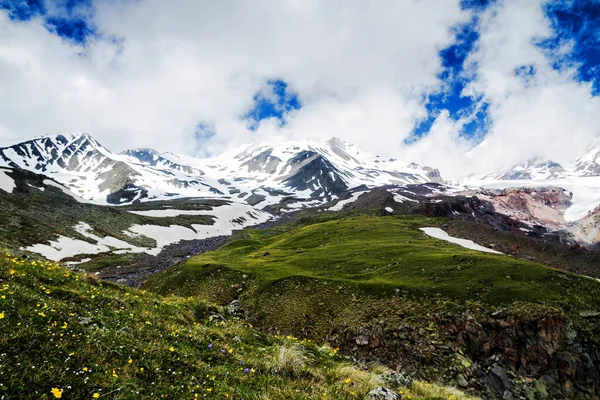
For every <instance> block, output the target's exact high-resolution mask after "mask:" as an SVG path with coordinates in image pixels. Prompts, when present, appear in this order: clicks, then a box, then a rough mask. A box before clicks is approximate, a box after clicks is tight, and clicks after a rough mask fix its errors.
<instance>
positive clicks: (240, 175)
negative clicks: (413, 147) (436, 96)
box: [0, 134, 442, 207]
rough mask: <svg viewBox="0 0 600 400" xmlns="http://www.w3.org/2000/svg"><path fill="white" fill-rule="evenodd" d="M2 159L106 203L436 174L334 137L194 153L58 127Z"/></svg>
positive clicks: (280, 197)
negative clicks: (115, 149)
mask: <svg viewBox="0 0 600 400" xmlns="http://www.w3.org/2000/svg"><path fill="white" fill-rule="evenodd" d="M0 166H8V167H12V168H21V169H26V170H30V171H32V172H37V173H42V174H46V175H48V176H51V177H52V178H53V179H55V180H57V181H59V182H61V183H62V184H64V185H65V186H67V187H68V188H69V190H71V191H73V192H74V193H77V194H78V195H80V196H82V197H84V198H86V199H89V200H93V201H97V202H102V203H111V204H127V203H132V202H137V201H145V200H160V199H167V198H173V197H202V196H204V197H219V198H221V197H224V198H227V199H233V198H235V199H236V201H241V202H246V203H248V204H250V205H253V206H254V205H258V206H259V207H268V206H275V205H278V204H280V203H281V204H283V203H285V204H286V207H287V205H288V204H290V203H294V202H296V203H298V204H302V205H309V203H310V204H313V203H315V202H316V203H321V202H323V201H330V200H332V199H333V198H334V196H336V195H341V194H343V193H345V192H347V191H348V190H349V189H351V188H354V187H358V186H363V185H364V186H367V187H376V186H383V185H406V184H418V183H427V182H438V183H440V182H442V178H441V176H440V174H439V171H438V170H436V169H433V168H429V167H422V166H420V165H417V164H408V163H404V162H401V161H398V160H397V159H388V160H384V159H381V158H379V157H377V156H373V155H371V154H368V153H365V152H362V151H361V150H360V149H358V147H356V146H354V145H352V144H350V143H347V142H344V141H342V140H340V139H338V138H328V139H325V140H321V141H294V140H288V139H283V138H272V139H269V141H268V142H265V143H253V144H250V145H245V146H241V147H238V148H237V149H233V150H231V151H229V152H227V153H224V154H222V155H219V156H216V157H212V158H207V159H196V158H192V157H187V156H181V155H177V154H173V153H162V152H160V151H157V150H154V149H149V148H137V149H130V150H126V151H124V152H122V153H120V154H114V153H112V152H110V151H109V150H108V149H106V148H104V147H103V146H102V145H100V143H98V142H97V141H96V140H94V139H93V138H92V137H91V136H89V135H86V134H72V135H66V134H61V135H51V136H46V137H42V138H36V139H32V140H27V141H23V142H21V143H16V144H13V145H12V146H9V147H4V148H0Z"/></svg>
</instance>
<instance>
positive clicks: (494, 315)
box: [491, 308, 508, 319]
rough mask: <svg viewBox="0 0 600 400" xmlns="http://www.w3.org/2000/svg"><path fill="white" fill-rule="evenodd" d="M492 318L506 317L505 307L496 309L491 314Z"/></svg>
mask: <svg viewBox="0 0 600 400" xmlns="http://www.w3.org/2000/svg"><path fill="white" fill-rule="evenodd" d="M491 317H492V318H494V319H504V318H506V317H508V310H507V309H506V308H501V309H500V310H496V311H494V312H493V313H492V315H491Z"/></svg>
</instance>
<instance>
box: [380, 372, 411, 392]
mask: <svg viewBox="0 0 600 400" xmlns="http://www.w3.org/2000/svg"><path fill="white" fill-rule="evenodd" d="M378 378H379V379H380V380H381V381H382V382H383V383H384V384H385V385H386V386H388V387H391V388H394V389H397V388H401V387H408V388H410V387H411V386H412V383H413V380H412V378H411V377H410V376H409V375H408V374H404V373H402V372H397V371H396V372H390V373H389V374H383V375H379V376H378Z"/></svg>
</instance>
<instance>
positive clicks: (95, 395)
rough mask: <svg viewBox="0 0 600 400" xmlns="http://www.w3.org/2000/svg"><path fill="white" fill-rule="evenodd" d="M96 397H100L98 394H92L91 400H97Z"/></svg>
mask: <svg viewBox="0 0 600 400" xmlns="http://www.w3.org/2000/svg"><path fill="white" fill-rule="evenodd" d="M98 397H100V393H94V394H93V395H92V398H93V399H97V398H98Z"/></svg>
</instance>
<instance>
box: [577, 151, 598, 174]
mask: <svg viewBox="0 0 600 400" xmlns="http://www.w3.org/2000/svg"><path fill="white" fill-rule="evenodd" d="M573 171H574V173H575V174H576V175H578V176H598V175H600V143H597V144H596V145H594V146H591V147H590V148H589V150H588V151H587V153H585V154H584V155H583V156H582V157H580V158H579V159H578V160H577V161H575V164H574V166H573Z"/></svg>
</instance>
